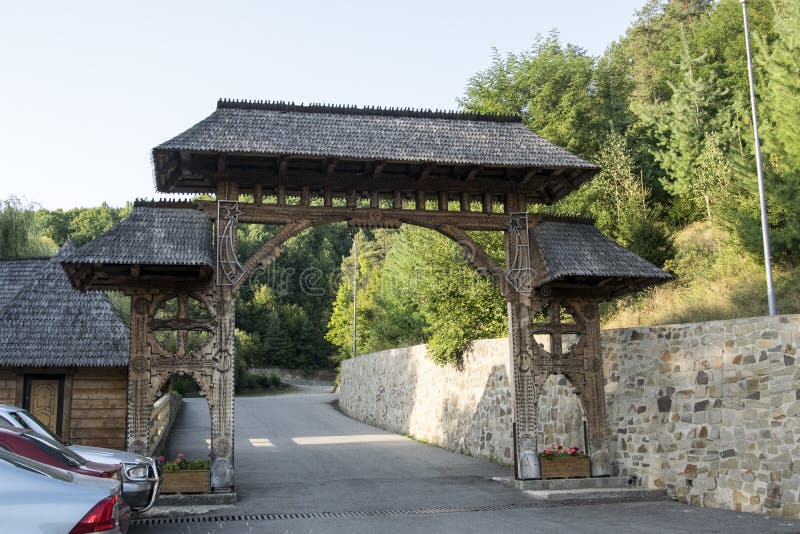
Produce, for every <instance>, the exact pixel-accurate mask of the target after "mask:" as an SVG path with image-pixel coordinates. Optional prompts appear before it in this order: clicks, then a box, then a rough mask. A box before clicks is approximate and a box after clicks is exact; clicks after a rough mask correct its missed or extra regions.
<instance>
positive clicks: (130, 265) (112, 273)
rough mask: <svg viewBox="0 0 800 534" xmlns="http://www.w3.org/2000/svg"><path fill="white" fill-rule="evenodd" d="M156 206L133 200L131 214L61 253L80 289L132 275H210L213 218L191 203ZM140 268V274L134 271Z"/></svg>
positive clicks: (111, 285) (148, 278) (142, 278)
mask: <svg viewBox="0 0 800 534" xmlns="http://www.w3.org/2000/svg"><path fill="white" fill-rule="evenodd" d="M176 205H180V206H181V207H176V208H163V207H161V208H156V207H150V206H149V205H147V204H146V203H145V204H144V205H143V204H142V203H139V202H137V203H136V204H134V207H133V211H132V212H131V214H130V215H129V216H128V217H127V218H126V219H124V220H123V221H122V222H120V223H119V224H118V225H116V226H114V227H113V228H111V229H110V230H108V231H107V232H105V233H103V234H101V235H100V236H98V237H97V239H95V240H94V241H90V242H89V243H87V244H85V245H84V246H82V247H81V248H79V249H77V250H75V251H74V252H72V253H71V254H69V255H68V256H66V257H64V258H63V259H62V262H61V263H62V265H63V266H64V269H65V270H66V271H67V273H68V275H69V277H70V280H71V281H72V283H73V285H74V286H75V287H77V288H79V289H83V290H85V289H118V288H120V287H122V286H125V285H127V284H128V282H129V281H130V282H131V283H132V284H134V285H135V284H137V283H139V282H142V283H144V284H146V283H149V282H152V281H153V280H156V279H158V280H162V281H163V280H167V279H175V280H178V279H193V280H207V279H210V277H211V273H212V272H213V268H214V254H213V248H212V242H211V241H212V235H213V234H212V230H211V221H210V220H209V218H208V217H207V216H206V215H205V214H204V213H203V212H201V211H199V210H198V209H196V207H195V206H194V204H191V203H176ZM132 270H133V271H136V273H137V274H136V275H135V276H133V275H132V274H131V273H132Z"/></svg>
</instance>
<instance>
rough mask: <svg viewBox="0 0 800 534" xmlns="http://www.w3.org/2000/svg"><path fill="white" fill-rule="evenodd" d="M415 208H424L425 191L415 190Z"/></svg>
mask: <svg viewBox="0 0 800 534" xmlns="http://www.w3.org/2000/svg"><path fill="white" fill-rule="evenodd" d="M415 208H416V209H418V210H424V209H425V191H417V201H416V206H415Z"/></svg>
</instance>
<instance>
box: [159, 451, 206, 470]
mask: <svg viewBox="0 0 800 534" xmlns="http://www.w3.org/2000/svg"><path fill="white" fill-rule="evenodd" d="M158 459H159V461H160V462H161V463H162V464H163V465H164V471H167V472H169V473H172V472H175V471H205V470H208V469H211V460H187V459H186V458H184V456H183V453H182V452H179V453H178V456H177V457H176V458H175V460H174V461H172V462H166V461H164V460H165V459H164V457H163V456H159V458H158Z"/></svg>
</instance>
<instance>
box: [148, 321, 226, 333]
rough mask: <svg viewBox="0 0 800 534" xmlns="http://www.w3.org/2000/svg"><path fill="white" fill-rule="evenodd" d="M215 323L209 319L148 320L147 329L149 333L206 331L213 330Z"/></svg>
mask: <svg viewBox="0 0 800 534" xmlns="http://www.w3.org/2000/svg"><path fill="white" fill-rule="evenodd" d="M214 326H215V323H214V321H213V320H211V319H192V318H186V317H178V318H175V319H150V321H149V322H148V324H147V327H148V328H149V329H150V330H151V331H159V330H193V331H207V332H210V331H212V330H213V329H214Z"/></svg>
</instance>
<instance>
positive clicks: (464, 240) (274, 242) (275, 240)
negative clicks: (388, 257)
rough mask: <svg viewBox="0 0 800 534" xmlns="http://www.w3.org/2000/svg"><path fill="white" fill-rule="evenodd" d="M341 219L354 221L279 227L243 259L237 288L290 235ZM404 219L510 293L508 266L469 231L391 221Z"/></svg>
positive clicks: (376, 220)
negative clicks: (444, 241)
mask: <svg viewBox="0 0 800 534" xmlns="http://www.w3.org/2000/svg"><path fill="white" fill-rule="evenodd" d="M370 211H374V210H370ZM338 222H352V218H351V217H349V216H342V217H341V219H340V220H326V221H324V222H316V221H313V220H310V219H301V220H297V221H292V222H289V223H287V224H285V225H284V226H282V227H281V229H280V230H278V233H277V234H275V235H274V236H273V237H272V238H270V239H269V240H268V241H267V242H266V243H264V244H263V245H261V247H260V248H259V249H258V250H257V251H256V252H255V253H254V254H253V255H252V256H250V258H248V259H247V260H246V261H245V262H244V264H243V265H242V271H243V273H242V276H241V277H240V278H239V281H238V282H237V283H236V285H235V289H238V288H239V287H240V286H241V284H242V283H244V281H245V280H247V279H249V278H250V277H251V276H252V275H253V273H255V272H256V270H258V269H260V268H263V267H266V266H267V265H269V264H270V263H272V262H273V261H274V260H275V259H276V258H278V256H280V255H281V253H282V252H283V251H282V250H281V245H283V244H284V243H285V242H286V241H288V240H289V239H290V238H292V237H294V236H296V235H298V234H300V233H301V232H302V231H304V230H307V229H308V228H313V227H316V226H322V225H325V224H335V223H338ZM401 223H402V224H410V225H413V226H419V227H421V228H427V229H429V230H434V231H436V232H439V233H440V234H442V235H443V236H445V237H447V238H449V239H451V240H452V241H454V242H455V243H456V244H457V245H459V246H460V247H461V249H462V251H463V252H464V259H465V260H466V261H467V263H469V264H470V265H471V266H472V267H473V268H474V269H475V270H476V271H477V272H478V274H480V275H481V276H485V277H488V278H491V279H492V280H494V281H495V283H497V284H498V286H499V287H500V292H501V293H502V294H503V296H507V292H508V282H507V280H506V272H505V270H504V269H503V268H502V267H500V265H498V264H497V262H496V261H495V260H494V258H492V257H491V256H489V255H488V254H487V253H486V252H485V251H484V250H483V249H482V248H481V247H480V245H478V244H477V243H476V242H475V240H474V239H472V237H470V235H469V234H468V233H467V232H466V231H464V230H462V229H461V228H458V227H456V226H453V225H450V224H438V225H437V224H430V225H428V224H423V223H421V222H420V221H419V219H418V218H416V217H411V216H409V217H408V218H407V219H406V218H405V217H403V216H402V214H401V215H399V216H395V217H393V221H392V225H395V224H397V225H399V224H401ZM372 225H374V226H381V225H382V221H381V220H380V218H376V217H369V216H368V217H367V220H366V221H365V222H364V223H363V224H362V223H361V222H360V221H359V223H358V224H357V226H372Z"/></svg>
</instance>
